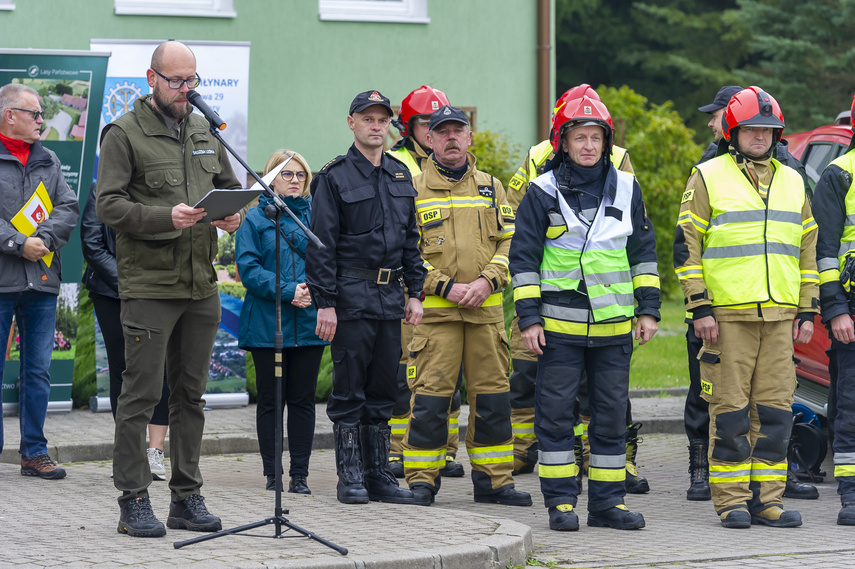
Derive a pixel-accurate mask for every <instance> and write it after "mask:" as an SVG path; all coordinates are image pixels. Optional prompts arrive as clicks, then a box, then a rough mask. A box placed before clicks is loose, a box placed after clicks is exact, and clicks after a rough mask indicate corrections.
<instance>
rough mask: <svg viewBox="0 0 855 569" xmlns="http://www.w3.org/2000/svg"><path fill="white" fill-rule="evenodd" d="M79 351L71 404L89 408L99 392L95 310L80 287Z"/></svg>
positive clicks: (77, 352) (76, 356)
mask: <svg viewBox="0 0 855 569" xmlns="http://www.w3.org/2000/svg"><path fill="white" fill-rule="evenodd" d="M77 307H78V308H77V349H76V351H75V354H74V373H73V374H72V378H71V404H72V406H73V407H78V408H79V407H87V406H88V405H89V398H90V397H92V396H93V395H95V394H96V393H97V392H98V384H97V381H96V378H97V374H96V373H95V310H94V308H93V306H92V301H91V300H90V299H89V293H88V292H87V291H86V289H85V288H83V287H80V292H79V293H78V303H77Z"/></svg>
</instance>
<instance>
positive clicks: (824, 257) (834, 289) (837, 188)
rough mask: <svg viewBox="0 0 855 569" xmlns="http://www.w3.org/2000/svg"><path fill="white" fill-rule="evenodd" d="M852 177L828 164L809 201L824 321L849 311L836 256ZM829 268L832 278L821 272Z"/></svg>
mask: <svg viewBox="0 0 855 569" xmlns="http://www.w3.org/2000/svg"><path fill="white" fill-rule="evenodd" d="M849 152H852V150H849ZM844 156H845V154H844ZM852 177H853V173H852V172H847V171H846V170H844V169H843V168H841V167H840V166H839V165H837V164H834V163H832V164H829V165H828V166H826V167H825V170H823V171H822V176H820V178H819V182H817V184H816V198H815V199H814V201H813V203H812V204H811V208H812V210H813V215H814V219H816V223H817V225H818V226H819V236H818V237H817V242H816V263H817V265H818V267H819V271H820V285H819V304H820V306H821V307H822V321H823V322H825V323H828V322H829V321H830V320H831V319H832V318H834V317H835V316H839V315H841V314H846V313H847V312H849V295H848V294H847V293H846V291H845V290H844V289H843V285H842V284H840V279H839V272H840V268H841V267H840V263H839V261H838V258H837V256H838V254H839V253H840V251H839V250H840V247H841V243H840V237H841V235H842V234H843V230H844V228H845V227H846V225H847V224H848V221H847V220H848V218H849V216H850V215H851V214H852V212H850V211H847V210H846V196H847V194H848V193H849V191H850V188H851V187H852ZM829 270H831V271H833V272H832V273H826V275H828V274H832V275H833V276H834V278H826V279H823V278H822V277H823V276H826V275H823V274H822V273H823V272H824V271H829ZM823 281H825V282H823ZM833 344H836V346H835V347H841V345H840V344H837V343H836V342H834V341H833ZM850 346H851V344H850Z"/></svg>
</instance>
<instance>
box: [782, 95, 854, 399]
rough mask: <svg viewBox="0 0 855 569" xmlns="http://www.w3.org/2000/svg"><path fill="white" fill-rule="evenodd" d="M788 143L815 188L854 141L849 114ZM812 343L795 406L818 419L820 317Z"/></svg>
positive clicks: (802, 349) (802, 351) (802, 356)
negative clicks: (814, 414) (828, 167)
mask: <svg viewBox="0 0 855 569" xmlns="http://www.w3.org/2000/svg"><path fill="white" fill-rule="evenodd" d="M784 138H785V139H786V140H787V142H788V143H789V148H790V153H791V154H792V155H793V156H795V157H796V158H797V159H798V160H799V161H800V162H801V163H802V164H804V166H805V170H807V174H808V177H809V178H810V184H811V187H815V186H816V183H817V181H819V177H820V175H822V171H823V170H824V169H825V167H826V166H827V165H828V164H829V163H830V162H831V161H832V160H834V159H835V158H837V157H838V156H840V155H841V154H843V153H844V152H846V148H847V147H848V146H849V141H850V140H851V139H852V126H851V125H850V112H849V111H844V112H842V113H840V114H839V115H838V116H837V119H836V120H835V121H834V124H830V125H825V126H821V127H819V128H815V129H814V130H811V131H808V132H798V133H795V134H790V135H786V136H784ZM814 322H815V323H814V334H813V339H812V340H811V342H810V343H809V344H796V345H795V351H796V376H797V378H798V384H797V386H796V402H797V403H802V404H803V405H805V406H807V407H808V408H809V409H810V410H811V411H813V412H814V413H817V414H818V415H822V416H825V415H826V403H827V401H828V384H829V378H828V356H827V355H826V354H825V351H826V350H827V349H828V348H829V346H830V345H831V342H830V341H829V340H828V333H827V332H826V329H825V326H824V325H823V324H822V323H821V320H820V317H819V316H817V317H816V319H815V321H814Z"/></svg>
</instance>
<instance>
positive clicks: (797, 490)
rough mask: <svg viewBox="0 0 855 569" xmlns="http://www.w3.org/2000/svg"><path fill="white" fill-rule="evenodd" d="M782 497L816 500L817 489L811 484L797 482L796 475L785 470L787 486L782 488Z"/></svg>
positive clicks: (817, 496) (817, 495)
mask: <svg viewBox="0 0 855 569" xmlns="http://www.w3.org/2000/svg"><path fill="white" fill-rule="evenodd" d="M784 498H794V499H796V500H816V499H817V498H819V490H817V489H816V486H814V485H812V484H806V483H804V482H799V481H798V480H797V479H796V475H795V474H793V473H792V472H790V471H789V470H787V486H786V488H784Z"/></svg>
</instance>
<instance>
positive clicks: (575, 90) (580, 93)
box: [552, 83, 600, 115]
mask: <svg viewBox="0 0 855 569" xmlns="http://www.w3.org/2000/svg"><path fill="white" fill-rule="evenodd" d="M582 97H588V98H590V99H593V100H595V101H599V100H600V96H599V95H597V92H596V91H594V88H593V87H591V86H590V85H588V84H587V83H582V84H581V85H576V86H575V87H570V88H569V89H567V90H566V91H564V94H563V95H561V96H560V97H558V100H557V101H555V107H554V108H553V109H552V114H553V115H555V113H557V112H558V111H560V110H561V108H562V107H563V106H564V105H566V104H567V103H569V102H570V101H572V100H574V99H581V98H582Z"/></svg>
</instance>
